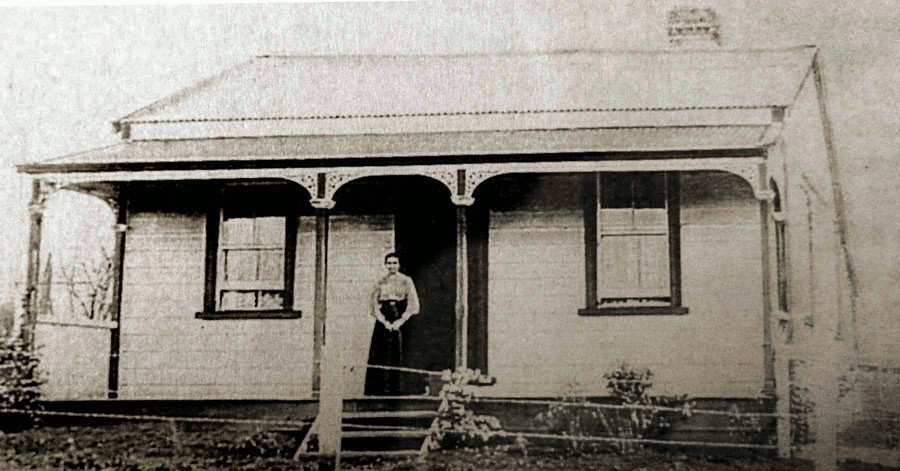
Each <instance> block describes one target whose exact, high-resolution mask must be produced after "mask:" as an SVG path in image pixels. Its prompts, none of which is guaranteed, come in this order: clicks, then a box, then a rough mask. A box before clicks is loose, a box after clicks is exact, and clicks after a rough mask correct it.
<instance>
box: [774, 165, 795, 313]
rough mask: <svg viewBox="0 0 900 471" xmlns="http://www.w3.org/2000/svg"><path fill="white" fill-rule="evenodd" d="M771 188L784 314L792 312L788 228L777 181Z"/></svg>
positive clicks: (776, 263)
mask: <svg viewBox="0 0 900 471" xmlns="http://www.w3.org/2000/svg"><path fill="white" fill-rule="evenodd" d="M769 187H770V188H772V191H774V192H775V199H774V201H773V202H772V205H773V208H772V209H773V211H774V214H773V215H772V216H773V217H774V219H775V267H776V272H775V273H776V278H777V281H778V309H780V310H781V311H783V312H788V311H790V299H789V297H788V293H789V291H788V289H789V288H788V267H787V264H788V257H787V247H786V244H787V228H786V226H785V221H784V213H783V212H782V208H781V194H780V193H779V191H778V184H776V183H775V180H771V181H770V182H769Z"/></svg>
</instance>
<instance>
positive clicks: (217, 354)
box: [120, 193, 393, 399]
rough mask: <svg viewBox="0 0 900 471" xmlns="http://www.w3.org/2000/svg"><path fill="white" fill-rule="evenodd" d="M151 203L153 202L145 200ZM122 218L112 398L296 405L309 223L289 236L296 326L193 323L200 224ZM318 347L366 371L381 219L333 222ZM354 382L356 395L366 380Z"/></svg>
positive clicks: (360, 375) (168, 217) (384, 245)
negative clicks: (293, 241) (116, 392)
mask: <svg viewBox="0 0 900 471" xmlns="http://www.w3.org/2000/svg"><path fill="white" fill-rule="evenodd" d="M144 197H145V198H147V199H148V201H149V199H151V198H152V197H153V196H152V195H149V193H148V194H147V195H145V196H144ZM133 206H138V209H137V210H133V211H132V212H131V214H130V215H129V232H128V239H127V243H126V251H125V265H124V276H123V292H122V315H121V317H122V323H121V324H122V340H121V342H122V344H121V345H122V346H121V363H120V397H122V398H129V399H153V398H160V399H162V398H165V399H201V398H202V399H297V398H307V397H310V396H311V382H312V381H311V380H312V351H313V298H314V290H315V218H314V217H313V216H301V217H300V222H299V225H298V234H297V258H296V267H295V285H294V286H295V287H294V297H295V306H294V307H295V309H299V310H301V311H302V317H301V318H300V319H245V320H200V319H196V318H195V317H194V314H195V313H196V312H199V311H200V310H202V308H203V290H204V255H205V251H204V247H205V220H206V219H205V214H204V213H203V211H202V210H201V208H191V207H184V206H183V205H180V204H179V205H176V206H179V207H178V208H177V209H173V208H171V207H169V206H171V205H167V204H165V203H161V204H159V205H156V204H154V203H152V202H149V203H148V202H147V201H144V202H142V203H141V202H139V203H138V204H135V205H133ZM329 242H330V243H329V273H328V282H329V285H328V295H327V296H328V297H327V303H328V316H329V317H328V324H327V328H326V339H339V340H341V342H336V343H335V345H336V346H337V347H338V348H336V350H337V351H339V352H342V355H345V356H346V359H345V360H344V361H345V362H347V363H351V364H364V363H365V360H366V356H365V355H367V354H368V347H369V345H368V342H369V338H370V336H371V329H372V326H373V325H374V324H373V322H372V321H371V318H370V317H369V316H368V315H366V313H367V304H368V294H369V292H370V288H371V285H372V283H374V280H375V279H376V277H377V275H378V270H380V268H381V265H382V257H384V254H385V253H387V252H389V251H390V250H391V248H392V247H393V221H392V219H391V218H390V217H388V216H340V215H336V216H332V218H331V225H330V241H329ZM354 375H355V376H352V378H355V380H354V381H353V382H352V384H353V385H354V386H353V387H355V388H356V389H358V390H359V393H360V394H361V393H362V388H363V382H364V378H365V376H364V375H365V371H364V370H362V369H359V368H357V369H356V373H354Z"/></svg>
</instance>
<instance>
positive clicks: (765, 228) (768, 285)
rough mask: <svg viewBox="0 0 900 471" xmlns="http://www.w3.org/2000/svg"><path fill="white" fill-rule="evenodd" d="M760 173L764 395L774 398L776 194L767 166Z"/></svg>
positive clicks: (761, 166) (763, 166)
mask: <svg viewBox="0 0 900 471" xmlns="http://www.w3.org/2000/svg"><path fill="white" fill-rule="evenodd" d="M759 173H760V176H761V177H760V179H759V182H760V192H759V195H758V199H759V237H760V261H761V264H762V280H761V281H762V323H763V379H764V383H763V384H764V385H763V394H765V395H767V396H773V395H774V394H775V349H774V346H773V344H772V330H773V329H772V279H771V278H772V266H771V255H770V252H771V250H770V244H771V238H770V235H769V219H770V218H771V214H770V211H771V203H770V201H769V197H770V196H771V197H774V194H772V193H771V192H770V191H769V190H768V186H767V185H768V180H767V179H766V178H763V177H765V174H766V171H765V164H760V169H759Z"/></svg>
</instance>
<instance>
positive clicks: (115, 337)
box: [107, 187, 128, 399]
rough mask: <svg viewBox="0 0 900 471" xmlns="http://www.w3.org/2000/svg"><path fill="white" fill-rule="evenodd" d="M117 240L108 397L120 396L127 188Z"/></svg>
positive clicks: (121, 197)
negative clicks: (120, 341)
mask: <svg viewBox="0 0 900 471" xmlns="http://www.w3.org/2000/svg"><path fill="white" fill-rule="evenodd" d="M112 206H113V209H114V210H115V212H116V225H115V227H114V229H115V231H116V242H115V246H114V248H113V258H112V300H111V301H110V313H109V314H110V320H111V321H113V322H115V323H116V325H115V327H113V328H112V329H110V331H109V381H108V392H107V397H109V398H110V399H115V398H117V397H119V351H120V347H119V345H120V344H119V340H120V335H121V331H122V328H121V324H120V323H121V321H122V316H121V314H122V276H123V265H124V261H125V233H126V231H127V230H128V195H127V193H126V192H125V188H124V187H122V188H119V190H118V195H117V198H116V200H115V203H114V204H113V205H112Z"/></svg>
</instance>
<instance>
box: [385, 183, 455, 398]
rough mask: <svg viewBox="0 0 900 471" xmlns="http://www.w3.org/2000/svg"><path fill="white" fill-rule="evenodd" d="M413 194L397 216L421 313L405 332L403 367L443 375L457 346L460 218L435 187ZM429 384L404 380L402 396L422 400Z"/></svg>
mask: <svg viewBox="0 0 900 471" xmlns="http://www.w3.org/2000/svg"><path fill="white" fill-rule="evenodd" d="M429 183H430V182H429ZM415 186H417V187H418V186H419V185H415ZM440 189H441V188H437V190H440ZM411 190H412V191H411V195H410V196H411V197H410V198H406V199H405V201H406V202H405V203H404V204H403V205H402V206H401V207H399V208H398V211H397V214H396V220H395V231H396V232H395V245H396V248H397V251H398V252H399V253H400V256H401V271H402V272H403V273H406V274H407V275H409V276H410V277H412V279H413V281H414V282H415V285H416V291H417V292H418V294H419V301H420V304H421V312H420V313H419V315H417V316H413V317H412V318H411V319H410V320H409V321H408V322H407V325H406V326H404V330H403V342H404V359H403V366H405V367H408V368H417V369H424V370H430V371H442V370H445V369H452V368H453V363H454V351H455V350H454V349H455V341H456V330H455V329H456V328H455V315H456V314H455V302H456V212H455V207H454V206H453V204H452V203H451V202H450V201H449V198H448V197H447V195H446V193H442V192H440V191H435V189H433V188H432V186H431V185H422V186H421V187H419V188H411ZM427 379H428V378H427V377H425V376H423V375H420V374H403V375H401V381H400V388H401V392H402V393H404V394H421V393H423V392H424V389H425V384H426V381H427Z"/></svg>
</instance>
